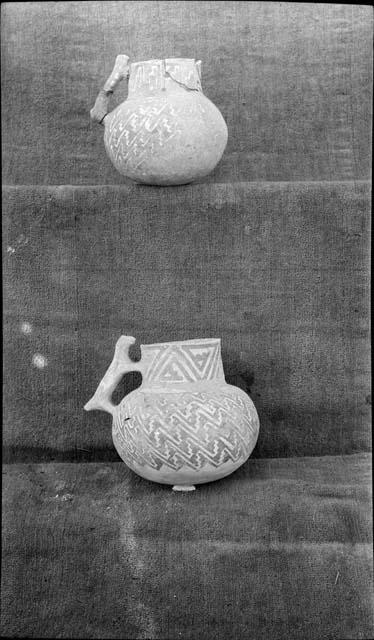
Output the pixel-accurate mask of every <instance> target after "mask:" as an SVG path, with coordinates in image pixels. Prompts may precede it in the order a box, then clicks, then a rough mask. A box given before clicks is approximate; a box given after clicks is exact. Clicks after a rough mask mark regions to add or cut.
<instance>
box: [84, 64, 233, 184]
mask: <svg viewBox="0 0 374 640" xmlns="http://www.w3.org/2000/svg"><path fill="white" fill-rule="evenodd" d="M128 61H129V58H128V56H125V55H121V56H117V59H116V63H115V66H114V69H113V71H112V73H111V75H110V76H109V78H108V80H107V82H106V83H105V85H104V87H103V89H102V90H101V91H100V92H99V95H98V97H97V99H96V102H95V105H94V107H93V109H91V118H92V120H94V121H95V122H98V123H100V124H102V125H103V126H104V129H105V130H104V144H105V149H106V152H107V155H108V156H109V158H110V160H111V161H112V163H113V165H114V166H115V167H116V169H117V170H118V171H119V172H120V173H121V174H122V175H124V176H126V177H128V178H131V179H132V180H134V181H135V182H138V183H142V184H153V185H165V186H167V185H178V184H188V183H189V182H193V181H194V180H197V179H199V178H202V177H203V176H206V175H208V174H209V173H210V172H211V171H212V170H213V169H214V168H215V166H216V165H217V164H218V162H219V161H220V159H221V157H222V154H223V152H224V150H225V147H226V144H227V137H228V133H227V126H226V123H225V121H224V119H223V117H222V115H221V113H220V111H219V110H218V109H217V107H216V106H215V105H214V104H213V103H212V102H211V101H210V100H209V99H208V98H207V97H206V96H205V95H204V94H203V91H202V87H201V62H200V61H198V62H196V61H195V60H194V59H192V58H166V59H163V60H145V61H143V62H135V63H132V64H128ZM124 78H128V79H129V84H128V97H127V99H126V100H125V101H124V102H122V104H120V105H119V106H118V107H116V109H114V111H112V112H109V99H110V96H111V95H112V93H113V91H114V89H115V87H116V86H117V85H118V83H119V82H120V80H122V79H124Z"/></svg>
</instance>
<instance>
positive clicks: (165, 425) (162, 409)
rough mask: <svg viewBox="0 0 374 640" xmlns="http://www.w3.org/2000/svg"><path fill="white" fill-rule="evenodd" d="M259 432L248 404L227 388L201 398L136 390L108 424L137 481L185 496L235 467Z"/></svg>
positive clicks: (235, 390) (243, 396)
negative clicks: (141, 479) (164, 486)
mask: <svg viewBox="0 0 374 640" xmlns="http://www.w3.org/2000/svg"><path fill="white" fill-rule="evenodd" d="M258 430H259V423H258V416H257V412H256V409H255V407H254V405H253V403H252V401H251V399H250V398H249V397H248V396H247V395H246V394H245V393H244V392H243V391H241V390H240V389H238V388H236V387H231V386H230V385H227V384H224V385H222V386H219V387H218V388H217V387H216V388H215V390H213V389H212V390H209V391H205V392H204V391H195V392H181V393H162V392H159V393H153V392H147V391H146V390H144V391H141V390H136V391H134V392H132V393H131V394H129V395H128V396H127V397H126V398H125V399H124V400H123V401H122V403H121V406H120V408H119V411H118V413H117V416H116V419H115V420H114V421H113V442H114V444H115V447H116V449H117V451H118V453H119V455H120V456H121V458H122V459H123V460H124V462H125V463H126V464H127V465H128V466H129V467H130V468H131V469H133V470H134V471H135V472H136V473H138V474H139V475H141V476H143V477H144V478H146V479H147V480H152V481H156V482H160V483H164V484H173V485H176V486H175V487H174V488H179V489H180V490H183V489H184V490H188V489H191V488H193V485H195V484H201V483H204V482H211V481H213V480H217V479H219V478H222V477H224V476H226V475H229V474H230V473H232V472H233V471H235V470H236V469H237V468H238V467H240V466H241V465H242V464H243V463H244V462H245V461H246V460H247V458H248V456H249V455H250V453H251V452H252V450H253V448H254V446H255V444H256V441H257V437H258Z"/></svg>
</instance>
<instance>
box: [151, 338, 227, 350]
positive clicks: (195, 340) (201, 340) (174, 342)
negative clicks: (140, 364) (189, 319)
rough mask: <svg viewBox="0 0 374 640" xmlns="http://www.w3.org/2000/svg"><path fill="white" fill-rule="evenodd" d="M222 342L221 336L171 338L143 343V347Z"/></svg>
mask: <svg viewBox="0 0 374 640" xmlns="http://www.w3.org/2000/svg"><path fill="white" fill-rule="evenodd" d="M212 342H215V343H221V338H192V339H191V340H171V341H169V342H154V343H153V344H141V345H140V346H141V348H143V347H164V346H166V345H173V346H176V345H180V344H183V345H186V344H204V343H212Z"/></svg>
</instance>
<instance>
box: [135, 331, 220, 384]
mask: <svg viewBox="0 0 374 640" xmlns="http://www.w3.org/2000/svg"><path fill="white" fill-rule="evenodd" d="M141 352H142V357H141V361H140V362H141V366H142V374H143V386H146V387H150V386H152V387H162V388H169V387H170V388H171V387H172V388H173V389H175V388H176V387H177V388H178V387H180V386H181V385H183V386H184V385H196V384H201V383H208V384H209V383H212V382H217V381H221V382H224V381H225V377H224V372H223V365H222V359H221V345H220V341H219V340H211V341H210V340H201V341H198V340H196V341H195V340H192V341H183V342H170V343H164V344H155V345H142V347H141Z"/></svg>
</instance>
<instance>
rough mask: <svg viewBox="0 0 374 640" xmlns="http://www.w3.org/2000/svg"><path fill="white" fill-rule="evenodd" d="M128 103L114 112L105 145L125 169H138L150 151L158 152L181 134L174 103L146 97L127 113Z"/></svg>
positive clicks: (111, 155) (115, 160)
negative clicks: (125, 111) (124, 112)
mask: <svg viewBox="0 0 374 640" xmlns="http://www.w3.org/2000/svg"><path fill="white" fill-rule="evenodd" d="M128 107H129V105H128V103H125V106H124V108H123V109H120V110H119V111H118V112H117V113H115V114H113V117H112V120H111V122H110V125H109V127H108V128H107V129H106V130H105V137H104V140H105V145H106V147H107V148H108V151H109V155H110V158H111V159H112V161H113V163H114V164H115V165H116V166H118V167H120V168H121V170H123V169H126V170H127V171H135V170H137V169H139V168H141V165H142V162H143V160H144V158H145V157H146V156H148V155H149V154H151V155H152V154H156V153H157V152H158V150H159V149H160V148H162V147H164V146H165V145H166V144H167V143H168V142H169V141H170V140H171V139H172V138H175V137H176V136H177V135H178V134H180V133H181V131H180V129H179V126H178V118H176V117H175V116H176V115H177V114H176V113H175V112H174V109H173V107H172V105H170V104H168V103H167V102H165V100H156V99H154V98H152V99H149V104H147V99H146V98H145V99H144V101H143V104H137V105H136V106H134V107H133V108H131V109H130V110H129V111H128V112H127V113H126V115H125V116H124V114H123V111H124V110H128Z"/></svg>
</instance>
